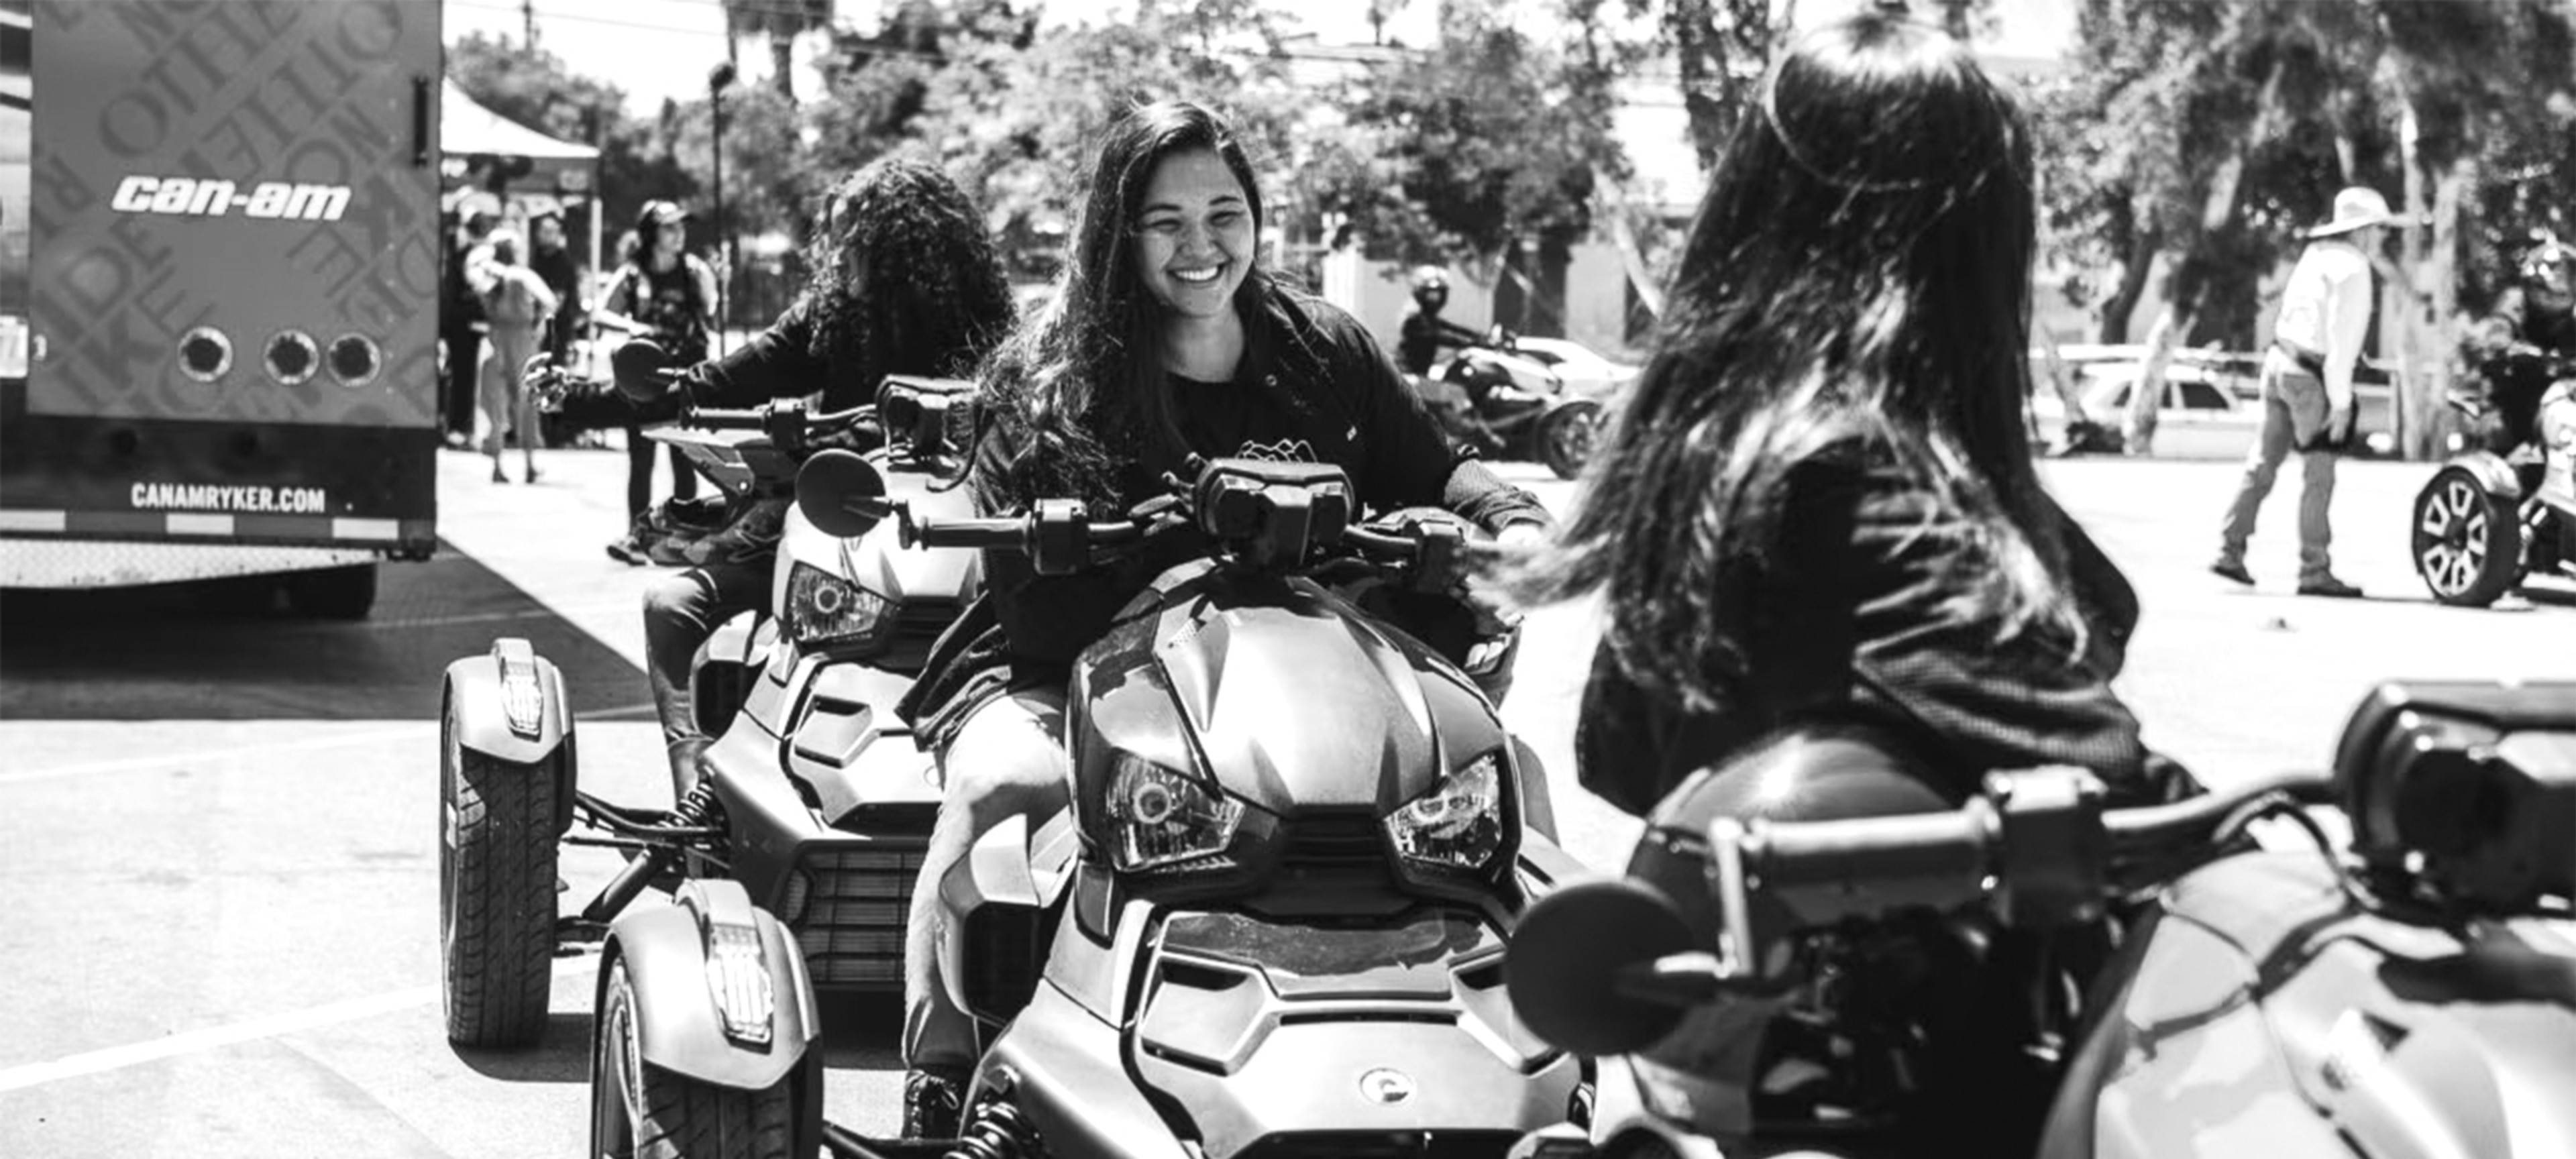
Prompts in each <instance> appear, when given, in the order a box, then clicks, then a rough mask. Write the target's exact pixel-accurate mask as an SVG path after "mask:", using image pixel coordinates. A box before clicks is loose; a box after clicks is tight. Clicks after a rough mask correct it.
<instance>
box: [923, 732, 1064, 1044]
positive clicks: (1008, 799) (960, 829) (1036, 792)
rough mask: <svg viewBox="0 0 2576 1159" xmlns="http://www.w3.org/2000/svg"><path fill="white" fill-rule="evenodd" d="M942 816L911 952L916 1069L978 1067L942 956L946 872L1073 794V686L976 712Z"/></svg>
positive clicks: (945, 782)
mask: <svg viewBox="0 0 2576 1159" xmlns="http://www.w3.org/2000/svg"><path fill="white" fill-rule="evenodd" d="M939 770H940V778H941V783H942V794H941V800H940V803H939V819H938V820H937V821H935V822H933V823H932V825H931V829H930V846H929V848H927V849H925V850H923V851H922V856H921V877H920V879H919V880H918V881H917V882H915V883H914V885H913V888H912V918H911V921H910V923H909V924H908V926H907V928H906V931H905V939H904V955H903V1061H904V1065H906V1066H908V1067H911V1068H912V1069H914V1070H920V1069H923V1068H925V1067H944V1068H950V1069H956V1070H963V1069H966V1068H968V1067H972V1066H973V1065H974V1064H975V1026H974V1022H973V1020H972V1019H970V1018H968V1017H967V1015H966V1013H965V1012H964V1011H962V1010H959V1009H958V1008H957V1006H956V1004H955V1003H952V1002H950V1001H949V1000H948V991H947V990H946V988H944V987H942V986H941V985H940V984H939V959H938V957H937V956H936V955H937V954H938V953H939V951H940V948H941V947H942V946H943V945H945V944H946V941H947V939H946V938H945V937H943V936H942V931H944V930H945V929H946V928H947V927H948V926H949V925H950V924H951V923H953V922H955V921H956V920H957V915H956V914H952V913H949V912H948V910H947V907H946V906H944V905H942V904H941V903H940V900H939V879H941V878H943V877H946V876H947V875H948V870H949V867H951V866H954V865H956V864H957V863H958V862H960V861H963V860H965V859H966V854H967V853H968V851H970V850H972V849H974V848H975V841H976V839H977V838H980V837H982V836H983V835H984V834H986V833H989V832H991V831H992V830H993V827H994V826H996V825H999V824H1001V823H1002V822H1004V821H1007V820H1010V819H1011V818H1013V817H1018V816H1027V817H1028V818H1029V819H1030V823H1031V824H1035V823H1036V822H1037V821H1038V820H1039V819H1040V818H1044V817H1047V816H1050V815H1052V814H1053V813H1054V812H1055V811H1056V810H1058V809H1062V808H1064V807H1065V806H1066V804H1067V803H1069V802H1070V801H1071V799H1072V798H1071V793H1070V786H1069V785H1068V784H1067V781H1068V780H1069V779H1070V778H1071V774H1072V764H1071V762H1070V760H1069V759H1068V758H1067V756H1066V754H1065V751H1064V693H1063V692H1062V691H1061V690H1055V689H1050V690H1047V691H1032V692H1015V693H1012V694H1010V695H1008V696H1004V697H1001V698H1000V699H997V700H993V701H990V702H987V703H986V704H985V705H983V706H982V707H980V708H977V709H976V710H975V712H974V714H973V715H971V716H968V717H967V718H966V721H965V723H964V724H963V725H960V726H959V727H958V730H957V739H956V740H955V741H953V742H951V743H950V744H949V746H948V752H947V754H946V756H945V757H943V758H942V759H941V761H940V766H939Z"/></svg>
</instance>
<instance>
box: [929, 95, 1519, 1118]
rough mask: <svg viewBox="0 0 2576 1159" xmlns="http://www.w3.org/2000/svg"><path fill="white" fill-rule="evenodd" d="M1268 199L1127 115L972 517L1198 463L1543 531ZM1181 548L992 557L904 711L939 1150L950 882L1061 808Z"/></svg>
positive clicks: (1250, 179) (1149, 480)
mask: <svg viewBox="0 0 2576 1159" xmlns="http://www.w3.org/2000/svg"><path fill="white" fill-rule="evenodd" d="M1261 224H1262V205H1261V193H1260V186H1259V184H1258V182H1257V181H1256V179H1255V174H1254V172H1253V168H1252V163H1251V161H1250V160H1249V159H1248V158H1247V157H1246V156H1245V155H1244V151H1243V148H1242V146H1241V145H1240V144H1238V143H1237V142H1236V140H1235V136H1234V132H1233V130H1232V129H1231V128H1230V127H1228V126H1227V125H1226V123H1225V122H1224V121H1223V120H1222V119H1220V118H1219V117H1217V116H1216V115H1215V114H1214V113H1212V112H1210V111H1208V110H1207V109H1205V108H1202V107H1200V106H1198V105H1195V104H1188V103H1183V102H1164V103H1159V104H1151V105H1145V106H1143V107H1140V108H1137V109H1135V110H1133V111H1132V112H1130V113H1128V114H1127V115H1126V116H1125V117H1122V118H1120V120H1119V121H1118V123H1117V124H1115V125H1113V126H1111V128H1110V129H1109V132H1108V134H1107V136H1106V137H1105V139H1104V140H1103V141H1102V143H1101V148H1100V153H1099V157H1098V160H1097V161H1096V163H1095V164H1094V165H1093V167H1092V173H1091V180H1090V188H1089V190H1088V191H1087V193H1086V195H1085V199H1084V204H1083V211H1082V219H1081V222H1080V224H1079V226H1078V228H1077V229H1076V230H1075V231H1074V236H1073V244H1072V246H1071V247H1070V260H1069V261H1068V262H1067V263H1066V266H1065V271H1064V273H1063V275H1062V279H1061V281H1060V282H1059V284H1058V286H1057V288H1056V293H1055V296H1054V298H1053V300H1052V301H1051V302H1050V303H1049V304H1048V306H1047V307H1046V308H1045V310H1044V311H1043V312H1042V313H1040V314H1039V315H1038V316H1037V317H1036V318H1034V319H1032V320H1030V321H1029V322H1028V323H1027V324H1026V325H1024V326H1023V328H1022V330H1021V332H1020V334H1018V335H1017V336H1015V337H1014V338H1013V339H1012V340H1011V341H1010V343H1008V344H1007V345H1005V346H1004V347H1003V349H1002V350H1001V352H1000V353H998V354H997V355H996V356H995V358H994V361H993V364H992V365H991V366H990V367H989V368H988V369H987V370H986V372H985V374H984V380H983V384H982V389H983V397H984V400H985V404H986V406H987V407H988V408H989V413H990V416H991V430H990V432H989V434H988V435H987V436H986V437H985V438H984V439H983V440H982V442H981V443H980V444H979V446H978V448H977V454H976V462H975V466H974V474H973V477H972V481H973V487H974V491H975V498H976V501H977V504H978V506H979V507H981V508H982V509H983V511H984V512H985V513H988V514H1018V513H1021V512H1025V511H1027V510H1029V509H1030V508H1031V507H1032V506H1033V505H1034V504H1035V503H1036V502H1037V501H1038V500H1040V499H1053V498H1079V499H1083V500H1086V501H1088V502H1090V503H1091V504H1092V508H1093V510H1094V511H1096V512H1101V513H1111V512H1123V511H1126V510H1128V509H1129V508H1131V507H1132V506H1133V505H1135V504H1137V503H1139V502H1142V501H1143V500H1145V499H1148V498H1150V497H1153V496H1155V495H1158V494H1162V493H1164V487H1163V484H1162V482H1161V480H1162V479H1163V477H1164V474H1165V473H1166V472H1170V471H1176V470H1179V469H1181V467H1182V464H1183V463H1184V462H1186V461H1187V460H1188V459H1189V458H1190V457H1191V456H1205V457H1209V458H1219V457H1238V458H1258V459H1274V460H1277V459H1286V460H1294V461H1302V462H1315V463H1325V464H1331V465H1333V466H1337V467H1339V468H1341V469H1342V471H1343V472H1344V473H1345V474H1346V475H1347V477H1348V478H1349V480H1350V484H1351V489H1352V492H1353V497H1354V499H1356V500H1357V501H1358V502H1359V503H1360V504H1363V505H1366V506H1368V507H1371V508H1373V509H1376V510H1387V509H1393V508H1399V507H1435V506H1437V507H1446V508H1448V509H1449V510H1451V511H1454V512H1456V513H1457V514H1460V515H1463V516H1465V517H1467V518H1468V519H1469V520H1471V521H1473V522H1475V523H1476V524H1478V525H1480V526H1481V527H1483V528H1484V529H1485V530H1487V531H1490V532H1493V533H1494V534H1495V535H1496V537H1497V538H1499V539H1501V540H1504V541H1506V542H1509V541H1512V540H1515V539H1527V538H1534V537H1536V536H1538V535H1540V534H1541V529H1542V528H1543V527H1544V525H1545V521H1546V518H1547V516H1546V514H1545V512H1544V511H1543V509H1541V508H1540V506H1539V504H1538V501H1537V500H1536V499H1534V498H1532V497H1531V496H1530V495H1529V494H1528V493H1527V492H1524V491H1521V490H1519V489H1518V488H1514V487H1507V486H1505V485H1503V483H1502V482H1501V481H1499V480H1497V479H1495V478H1494V477H1493V476H1492V475H1491V474H1488V473H1487V472H1486V471H1485V469H1484V467H1483V466H1482V465H1481V464H1478V463H1476V462H1475V461H1474V460H1473V459H1472V457H1470V456H1467V455H1464V454H1461V453H1460V452H1459V451H1458V450H1457V449H1455V448H1453V447H1452V446H1451V445H1450V443H1449V440H1448V439H1447V438H1446V437H1445V436H1444V435H1443V434H1442V433H1441V431H1440V428H1439V427H1438V426H1437V425H1436V424H1435V423H1434V422H1433V420H1432V418H1431V416H1430V414H1429V413H1428V412H1427V411H1425V410H1424V409H1423V407H1422V403H1421V400H1420V399H1419V398H1417V397H1416V396H1415V395H1414V393H1413V391H1412V390H1411V389H1410V388H1408V387H1407V386H1406V385H1405V383H1404V379H1403V377H1402V376H1401V375H1399V374H1398V373H1397V372H1396V369H1395V364H1394V363H1393V362H1392V361H1391V360H1389V359H1388V358H1387V356H1386V353H1385V352H1384V351H1382V350H1380V349H1378V347H1377V343H1376V341H1375V340H1374V339H1372V338H1370V337H1369V335H1368V332H1367V331H1366V330H1365V329H1363V328H1362V327H1361V326H1360V325H1359V323H1358V322H1357V321H1355V320H1353V319H1352V318H1351V316H1350V315H1348V314H1346V313H1344V312H1342V311H1341V310H1339V309H1337V308H1335V307H1333V306H1331V305H1328V304H1326V303H1324V302H1322V301H1320V300H1317V299H1315V298H1312V297H1309V296H1307V295H1305V294H1302V293H1298V292H1295V291H1292V290H1289V289H1287V288H1285V287H1283V286H1280V285H1279V284H1277V283H1276V282H1275V281H1273V280H1272V279H1271V278H1270V276H1269V275H1268V273H1267V272H1266V271H1264V270H1263V269H1262V268H1261V264H1260V261H1259V254H1260V241H1261ZM1199 551H1200V547H1199V545H1198V544H1197V543H1196V542H1195V541H1192V540H1189V539H1187V537H1186V536H1182V537H1172V539H1171V541H1170V542H1169V543H1159V542H1158V543H1157V545H1156V546H1155V547H1153V548H1149V549H1147V550H1143V551H1139V552H1137V553H1135V555H1134V558H1132V559H1130V560H1127V561H1124V562H1122V563H1121V564H1119V565H1118V566H1116V567H1115V568H1102V569H1097V570H1093V571H1088V572H1084V573H1082V574H1078V575H1072V576H1038V575H1035V574H1033V573H1032V571H1031V568H1030V564H1029V562H1028V560H1027V559H1026V558H1025V557H1024V556H1022V555H1020V554H1019V553H1016V552H995V553H990V554H988V555H987V557H986V559H985V565H984V566H985V572H984V574H985V586H984V595H983V597H982V598H981V599H980V600H979V601H978V602H977V603H976V604H975V605H974V606H973V607H970V608H969V609H967V611H966V612H965V613H964V614H963V615H962V616H961V617H960V618H959V620H958V623H957V626H956V627H954V628H952V629H951V630H950V631H949V633H948V635H947V637H945V638H943V639H942V640H941V641H940V642H939V644H938V645H937V646H936V647H935V648H934V649H933V652H932V655H931V657H930V659H929V661H928V662H927V663H926V664H925V665H924V667H923V670H922V674H921V677H920V680H919V681H918V682H917V683H916V684H915V685H914V686H913V694H912V696H911V698H910V699H908V700H907V701H906V702H905V703H904V704H903V705H902V706H901V708H900V711H901V712H902V714H903V715H904V716H905V717H906V718H907V720H909V721H910V722H911V723H912V724H913V725H914V729H915V732H916V733H918V734H919V735H921V736H923V737H926V738H928V739H929V741H930V743H931V744H932V745H933V746H934V748H935V750H936V751H937V752H938V753H939V755H940V762H941V768H942V770H943V773H944V775H945V778H946V780H945V785H946V793H947V801H946V802H945V803H943V804H942V806H941V808H940V810H939V820H938V823H937V824H938V828H936V829H935V830H934V831H933V833H932V835H931V841H930V847H929V848H928V850H926V851H925V852H924V855H923V858H922V862H923V863H922V868H921V874H922V876H921V879H920V880H921V881H922V883H924V884H923V885H921V886H917V887H916V888H915V892H914V894H913V897H914V904H915V906H916V910H915V912H914V914H913V917H912V921H911V929H912V931H913V939H914V940H913V943H912V945H911V946H910V948H909V950H908V952H907V955H906V979H905V982H906V985H905V990H906V995H907V1002H908V1005H909V1007H910V1009H909V1010H908V1011H907V1014H906V1018H905V1043H904V1054H905V1061H906V1063H907V1065H908V1066H910V1067H911V1068H912V1069H913V1070H914V1072H915V1075H914V1077H913V1079H911V1080H909V1081H907V1083H906V1085H905V1103H906V1115H905V1119H906V1122H907V1124H908V1125H910V1126H912V1127H915V1128H919V1129H921V1130H923V1131H926V1132H929V1133H937V1132H939V1131H941V1130H942V1129H943V1128H945V1127H946V1126H948V1125H949V1124H948V1123H947V1122H946V1121H945V1120H944V1119H943V1118H942V1116H943V1115H952V1114H953V1113H954V1111H953V1108H954V1105H955V1104H954V1099H953V1097H951V1096H953V1095H954V1094H955V1093H956V1092H957V1090H958V1089H959V1088H958V1087H957V1082H958V1080H959V1078H960V1077H961V1076H962V1074H963V1070H964V1068H965V1067H966V1066H967V1065H969V1064H971V1063H972V1062H973V1059H974V1053H973V1043H972V1035H971V1033H970V1031H971V1027H970V1026H969V1025H968V1024H967V1023H966V1020H965V1016H964V1015H963V1014H960V1013H958V1012H956V1011H955V1010H953V1009H949V1008H948V1007H947V1005H946V1003H945V996H944V994H943V993H942V992H941V989H940V987H939V986H938V985H936V983H935V981H934V980H935V979H936V977H937V975H936V974H935V973H934V971H935V970H936V969H937V964H936V963H937V959H936V957H935V956H934V955H935V954H936V953H937V952H939V951H941V950H944V949H945V945H944V943H942V942H941V941H940V939H938V938H936V937H933V936H930V935H931V932H932V931H935V930H938V929H941V928H944V927H945V926H947V925H950V924H952V923H951V922H949V921H946V920H939V915H937V914H935V913H934V912H931V911H933V910H934V909H935V907H937V906H939V905H941V904H942V900H941V897H940V890H939V888H938V882H939V880H940V878H941V877H942V876H943V875H944V874H945V873H946V872H947V870H948V867H949V865H950V864H952V863H953V862H955V861H956V860H957V858H959V857H960V856H962V855H963V854H964V853H965V851H966V850H967V849H968V848H969V847H971V846H972V845H973V843H974V841H975V839H976V837H977V836H979V835H980V834H982V833H983V832H985V831H986V830H989V829H990V828H992V827H993V826H996V825H999V824H1000V823H1002V822H1003V821H1005V820H1008V819H1010V818H1011V817H1014V816H1019V815H1022V814H1035V815H1039V816H1043V815H1044V814H1045V813H1047V812H1051V811H1053V810H1054V809H1056V808H1059V807H1061V805H1062V803H1063V800H1064V785H1065V780H1066V768H1065V759H1066V754H1065V747H1064V738H1063V730H1064V715H1065V707H1064V706H1065V683H1066V680H1067V678H1068V675H1069V673H1070V670H1071V664H1072V661H1073V658H1074V657H1075V656H1076V655H1077V654H1078V653H1080V652H1081V651H1082V649H1083V648H1084V647H1085V646H1087V645H1089V644H1090V643H1092V642H1093V641H1094V640H1096V639H1098V638H1099V637H1100V636H1101V635H1102V634H1103V633H1104V632H1105V631H1106V630H1107V629H1108V626H1109V623H1110V619H1111V617H1112V616H1113V614H1115V613H1116V612H1117V611H1118V609H1119V608H1120V607H1122V606H1124V605H1125V604H1126V603H1127V602H1128V600H1129V599H1130V598H1131V597H1132V596H1134V595H1135V594H1136V593H1137V592H1139V591H1141V590H1143V589H1144V588H1145V586H1146V584H1147V583H1148V582H1149V581H1150V580H1151V579H1152V578H1153V577H1154V576H1155V575H1157V574H1158V573H1160V572H1161V571H1162V570H1163V569H1164V568H1165V567H1168V566H1170V565H1171V564H1173V563H1175V562H1178V561H1179V560H1183V559H1187V558H1190V557H1192V556H1193V555H1196V554H1198V553H1199Z"/></svg>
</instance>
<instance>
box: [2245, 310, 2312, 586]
mask: <svg viewBox="0 0 2576 1159" xmlns="http://www.w3.org/2000/svg"><path fill="white" fill-rule="evenodd" d="M2292 378H2297V379H2300V380H2302V381H2298V382H2292V381H2290V380H2291V379H2292ZM2261 382H2262V387H2263V425H2262V427H2261V429H2260V430H2259V431H2258V432H2257V433H2256V435H2255V436H2254V449H2253V450H2252V451H2251V452H2249V453H2248V454H2247V455H2246V456H2245V477H2244V480H2243V481H2242V482H2241V483H2239V484H2238V485H2237V488H2236V501H2235V502H2233V503H2230V504H2229V505H2228V507H2227V521H2226V523H2225V524H2224V525H2223V526H2221V528H2220V529H2219V540H2218V542H2219V553H2220V554H2221V555H2222V556H2223V557H2224V558H2227V559H2231V560H2237V561H2240V562H2241V561H2243V560H2244V558H2245V543H2246V541H2247V540H2249V539H2252V538H2253V537H2254V519H2255V516H2256V515H2258V514H2260V513H2261V512H2262V509H2263V500H2264V499H2265V498H2267V497H2269V496H2270V495H2271V494H2272V481H2273V479H2274V477H2276V476H2278V475H2279V474H2280V473H2281V460H2283V459H2286V458H2288V457H2289V456H2290V450H2291V448H2292V445H2293V444H2294V443H2295V442H2296V440H2297V435H2298V430H2299V428H2300V427H2301V426H2302V425H2303V424H2302V423H2301V422H2300V421H2299V420H2298V418H2297V416H2296V415H2295V414H2294V412H2293V410H2292V406H2293V403H2294V402H2299V401H2313V400H2307V399H2304V395H2305V392H2307V391H2311V390H2322V389H2323V388H2324V385H2325V384H2323V383H2321V382H2318V381H2317V380H2316V379H2315V378H2314V377H2313V376H2311V375H2309V374H2308V373H2307V372H2306V371H2304V370H2301V369H2299V367H2298V365H2297V364H2296V363H2293V362H2291V361H2290V358H2289V356H2288V355H2286V354H2283V353H2281V352H2280V351H2279V350H2272V351H2268V352H2266V353H2265V354H2264V356H2263V376H2262V379H2261ZM2285 388H2286V389H2285ZM2292 396H2301V397H2299V398H2294V397H2292ZM2312 417H2313V416H2312ZM2299 472H2300V476H2301V478H2300V486H2299V582H2301V583H2307V582H2309V581H2312V580H2319V579H2324V578H2327V577H2328V576H2330V575H2332V574H2333V572H2332V568H2331V567H2330V566H2329V564H2330V562H2331V561H2330V560H2329V558H2328V552H2327V548H2328V547H2329V546H2330V545H2332V544H2333V542H2334V524H2333V523H2332V521H2331V520H2330V519H2329V518H2328V516H2327V508H2328V507H2329V506H2330V505H2331V504H2332V503H2333V502H2334V485H2335V452H2333V451H2330V450H2316V451H2303V452H2300V455H2299Z"/></svg>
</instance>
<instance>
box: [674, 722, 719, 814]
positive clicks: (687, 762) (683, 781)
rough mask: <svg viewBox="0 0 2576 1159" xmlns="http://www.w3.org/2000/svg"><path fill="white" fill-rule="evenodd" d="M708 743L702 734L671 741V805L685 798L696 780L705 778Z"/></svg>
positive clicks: (696, 784) (694, 785)
mask: <svg viewBox="0 0 2576 1159" xmlns="http://www.w3.org/2000/svg"><path fill="white" fill-rule="evenodd" d="M708 743H709V742H708V740H707V738H705V737H702V736H684V737H681V738H680V739H678V740H675V741H672V742H671V745H670V757H671V804H672V806H673V807H677V806H678V805H679V803H680V802H682V801H684V800H687V799H688V796H689V790H691V789H694V788H696V787H697V786H698V782H699V781H700V780H703V779H704V778H705V776H706V770H705V768H704V762H705V760H706V753H707V744H708Z"/></svg>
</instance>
